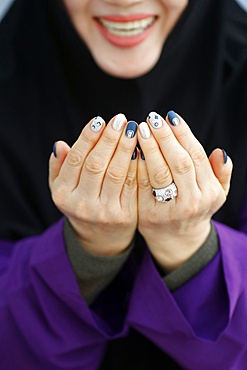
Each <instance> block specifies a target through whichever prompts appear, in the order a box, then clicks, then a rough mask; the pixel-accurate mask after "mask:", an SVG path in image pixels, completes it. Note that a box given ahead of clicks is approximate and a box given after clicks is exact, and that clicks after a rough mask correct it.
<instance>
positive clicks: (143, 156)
mask: <svg viewBox="0 0 247 370" xmlns="http://www.w3.org/2000/svg"><path fill="white" fill-rule="evenodd" d="M141 159H143V160H144V161H145V155H144V153H143V151H142V149H141Z"/></svg>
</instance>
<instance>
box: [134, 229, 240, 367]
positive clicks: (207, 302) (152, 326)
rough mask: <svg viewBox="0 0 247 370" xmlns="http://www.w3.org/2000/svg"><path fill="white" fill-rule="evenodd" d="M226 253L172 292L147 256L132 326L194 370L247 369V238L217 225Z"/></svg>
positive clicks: (220, 254) (222, 248)
mask: <svg viewBox="0 0 247 370" xmlns="http://www.w3.org/2000/svg"><path fill="white" fill-rule="evenodd" d="M215 226H216V229H217V232H218V235H219V241H220V252H219V253H218V254H217V256H216V257H215V258H214V259H213V260H212V261H211V262H210V263H209V264H208V265H207V266H206V267H205V268H204V269H203V270H202V271H201V272H200V273H199V274H197V275H196V276H195V277H194V278H193V279H191V280H190V281H189V282H187V283H186V284H184V285H183V286H182V287H181V288H179V289H177V290H176V291H175V292H173V293H171V292H169V290H168V289H167V287H166V286H165V284H164V282H163V280H162V278H161V277H160V275H159V274H158V272H157V270H156V268H155V266H154V264H153V261H152V258H151V257H150V254H149V253H148V251H147V252H146V255H145V258H144V260H143V264H142V267H141V270H140V273H139V275H138V278H137V280H136V282H135V287H134V290H133V294H132V301H131V306H130V309H129V315H128V322H129V323H130V325H132V326H134V327H135V328H136V329H137V330H139V331H140V332H142V333H143V334H144V335H145V336H147V337H148V338H150V339H151V340H152V341H153V342H154V343H156V344H157V345H158V346H159V347H160V348H162V349H163V350H164V352H166V353H168V354H170V356H171V357H173V358H174V359H175V360H176V361H177V362H178V363H179V364H180V365H181V366H182V367H183V368H185V369H190V370H198V369H199V368H200V370H208V369H210V370H214V369H215V370H219V369H229V370H246V364H247V325H246V321H247V281H246V280H247V279H246V278H247V273H246V272H247V267H246V261H247V236H246V235H245V234H244V233H241V232H238V231H235V230H233V229H230V228H228V227H226V226H224V225H221V224H219V223H215Z"/></svg>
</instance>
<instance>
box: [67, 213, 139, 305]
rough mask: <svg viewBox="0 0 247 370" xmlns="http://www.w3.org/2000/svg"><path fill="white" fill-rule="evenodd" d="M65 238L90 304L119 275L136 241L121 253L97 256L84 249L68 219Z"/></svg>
mask: <svg viewBox="0 0 247 370" xmlns="http://www.w3.org/2000/svg"><path fill="white" fill-rule="evenodd" d="M64 239H65V245H66V249H67V254H68V257H69V260H70V262H71V265H72V268H73V271H74V273H75V276H76V279H77V282H78V286H79V289H80V292H81V295H82V297H83V298H84V299H85V301H86V302H87V304H88V305H90V304H92V303H93V302H94V300H95V299H96V298H97V296H98V295H99V294H100V293H101V292H102V291H103V290H104V289H105V288H106V287H107V286H108V285H109V284H110V283H111V281H112V280H113V279H114V278H115V277H116V276H117V275H118V273H119V271H120V270H121V268H122V267H123V265H124V263H125V262H126V260H127V259H128V257H129V255H130V253H131V251H132V250H133V247H134V241H133V242H132V243H131V245H130V246H129V247H128V248H127V249H126V250H125V251H124V252H123V253H122V254H120V255H117V256H96V255H93V254H90V253H89V252H87V251H86V250H85V249H83V246H82V245H81V244H80V243H79V241H78V239H77V237H76V235H75V232H74V230H73V228H72V226H71V225H70V223H69V222H68V220H67V219H66V220H65V224H64Z"/></svg>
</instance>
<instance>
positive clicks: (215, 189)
mask: <svg viewBox="0 0 247 370" xmlns="http://www.w3.org/2000/svg"><path fill="white" fill-rule="evenodd" d="M157 116H158V117H159V118H158V122H159V124H157V123H156V126H155V125H154V124H153V125H152V123H151V122H150V119H149V118H147V122H144V123H141V124H140V125H139V130H138V141H139V143H140V146H141V148H142V151H143V153H144V156H145V160H143V159H142V158H141V156H139V158H138V188H139V190H138V229H139V231H140V233H141V234H142V235H143V237H144V238H145V240H146V242H147V245H148V247H149V249H150V251H151V253H152V255H153V257H154V259H155V260H156V262H157V263H158V264H159V265H160V266H161V267H162V269H163V270H165V271H167V272H171V271H172V270H174V269H176V268H177V267H179V266H180V265H181V264H182V263H183V262H185V261H186V260H187V259H188V258H190V257H191V256H192V255H193V254H194V253H195V252H196V251H197V250H198V249H199V247H200V246H201V245H202V244H203V243H204V241H205V240H206V238H207V236H208V235H209V232H210V227H211V226H210V220H211V217H212V216H213V215H214V214H215V213H216V211H217V210H218V209H219V208H220V207H221V206H222V205H223V203H224V202H225V200H226V197H227V194H228V191H229V187H230V179H231V173H232V161H231V159H230V158H229V157H226V156H225V157H224V152H223V151H222V150H221V149H215V150H214V151H213V152H212V154H211V155H210V157H209V158H208V157H207V155H206V153H205V151H204V149H203V147H202V145H201V144H200V143H199V142H198V140H197V139H196V138H195V137H194V135H193V133H192V132H191V130H190V129H189V127H188V125H187V124H186V123H185V121H184V120H183V119H182V118H181V117H180V116H178V115H177V117H178V120H176V125H172V124H171V123H170V122H169V120H168V117H166V120H164V119H163V118H162V117H160V116H159V115H157ZM157 116H156V117H157ZM149 117H150V115H149ZM153 123H154V122H153ZM224 158H225V159H226V158H227V161H226V163H224V162H225V161H224ZM172 181H174V182H175V184H176V186H177V189H178V195H177V197H175V198H173V199H172V200H171V201H169V202H166V203H161V202H158V201H156V200H155V199H154V198H153V196H152V189H153V188H163V187H166V186H168V185H170V184H171V183H172Z"/></svg>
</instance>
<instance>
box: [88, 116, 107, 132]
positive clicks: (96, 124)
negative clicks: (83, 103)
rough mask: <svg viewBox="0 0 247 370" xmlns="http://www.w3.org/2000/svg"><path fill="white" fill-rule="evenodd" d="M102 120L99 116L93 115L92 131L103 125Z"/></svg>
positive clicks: (96, 130) (98, 129)
mask: <svg viewBox="0 0 247 370" xmlns="http://www.w3.org/2000/svg"><path fill="white" fill-rule="evenodd" d="M103 122H104V120H103V118H101V117H100V116H97V117H95V118H94V120H93V122H92V123H91V130H92V131H94V132H98V131H100V129H101V127H102V125H103Z"/></svg>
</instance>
